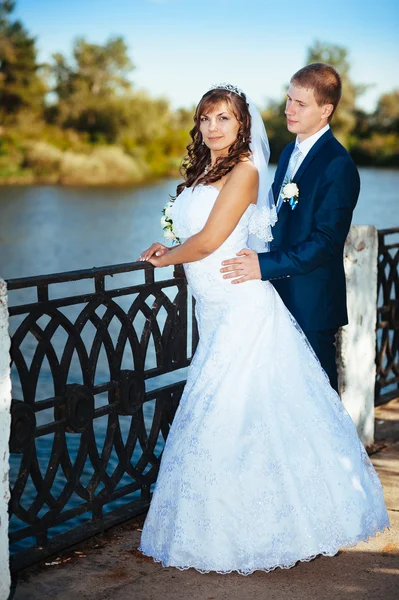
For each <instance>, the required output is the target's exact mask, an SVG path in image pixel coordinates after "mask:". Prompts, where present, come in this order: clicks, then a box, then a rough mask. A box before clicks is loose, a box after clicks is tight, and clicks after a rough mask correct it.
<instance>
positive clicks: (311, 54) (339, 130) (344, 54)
mask: <svg viewBox="0 0 399 600" xmlns="http://www.w3.org/2000/svg"><path fill="white" fill-rule="evenodd" d="M315 62H324V63H327V64H329V65H331V66H332V67H334V68H335V69H336V70H337V71H338V73H339V74H340V76H341V80H342V98H341V101H340V103H339V105H338V108H337V111H336V113H335V114H334V116H333V124H334V134H335V135H336V136H337V137H338V138H339V139H340V141H341V142H342V143H344V144H346V145H348V141H349V139H350V138H349V136H350V134H351V132H352V131H353V129H354V127H355V125H356V114H355V112H356V101H357V99H358V97H359V96H360V95H361V94H362V93H364V91H365V90H366V89H367V86H365V85H356V84H354V83H353V81H352V80H351V78H350V75H349V71H350V64H349V60H348V50H347V49H346V48H344V47H343V46H337V45H331V44H327V43H324V42H320V41H316V42H315V43H314V44H313V46H311V47H310V48H309V49H308V54H307V59H306V63H307V64H311V63H315Z"/></svg>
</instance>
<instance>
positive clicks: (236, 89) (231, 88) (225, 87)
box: [208, 83, 244, 96]
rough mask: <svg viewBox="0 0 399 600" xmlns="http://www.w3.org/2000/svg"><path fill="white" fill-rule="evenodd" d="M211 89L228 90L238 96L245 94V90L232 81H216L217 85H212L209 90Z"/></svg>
mask: <svg viewBox="0 0 399 600" xmlns="http://www.w3.org/2000/svg"><path fill="white" fill-rule="evenodd" d="M211 90H227V91H228V92H234V93H235V94H237V96H243V95H244V92H243V91H242V90H241V89H240V88H239V87H237V86H236V85H232V84H231V83H216V84H215V85H211V87H210V88H209V90H208V92H210V91H211Z"/></svg>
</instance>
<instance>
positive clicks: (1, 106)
mask: <svg viewBox="0 0 399 600" xmlns="http://www.w3.org/2000/svg"><path fill="white" fill-rule="evenodd" d="M14 5H15V3H14V2H12V1H10V0H4V1H3V2H2V4H1V5H0V123H6V122H9V121H10V120H11V121H12V119H13V117H14V116H15V115H16V114H17V113H18V112H19V111H21V110H24V109H29V110H31V111H35V112H38V111H40V110H41V109H42V105H43V100H44V95H45V93H46V87H45V84H44V82H43V80H42V79H41V77H40V75H39V71H40V65H38V64H37V62H36V48H35V39H34V38H32V37H30V36H29V34H28V33H27V31H26V30H25V29H24V27H23V25H22V24H21V23H20V22H19V21H15V22H13V23H12V22H10V14H11V13H12V11H13V10H14Z"/></svg>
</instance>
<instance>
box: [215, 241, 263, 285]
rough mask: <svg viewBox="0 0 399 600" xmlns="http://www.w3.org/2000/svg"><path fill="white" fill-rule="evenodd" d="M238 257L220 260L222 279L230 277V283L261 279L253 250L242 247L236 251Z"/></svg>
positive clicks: (256, 255)
mask: <svg viewBox="0 0 399 600" xmlns="http://www.w3.org/2000/svg"><path fill="white" fill-rule="evenodd" d="M237 256H238V258H229V259H228V260H224V261H223V262H222V266H223V268H222V269H220V272H221V273H223V278H224V279H232V280H233V281H232V282H231V283H243V282H244V281H250V280H251V279H261V272H260V266H259V259H258V254H257V253H256V252H254V251H253V250H249V249H248V248H244V250H240V252H237Z"/></svg>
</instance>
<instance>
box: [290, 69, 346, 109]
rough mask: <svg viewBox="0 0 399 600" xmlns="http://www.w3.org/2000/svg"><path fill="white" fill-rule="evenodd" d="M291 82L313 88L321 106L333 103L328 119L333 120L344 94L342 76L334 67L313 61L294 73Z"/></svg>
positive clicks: (302, 86)
mask: <svg viewBox="0 0 399 600" xmlns="http://www.w3.org/2000/svg"><path fill="white" fill-rule="evenodd" d="M290 83H292V85H296V86H297V87H300V88H305V89H311V90H313V93H314V97H315V99H316V102H317V104H318V105H319V106H324V105H325V104H332V105H333V110H332V113H331V115H330V117H329V119H328V120H329V121H331V118H332V116H333V114H334V113H335V109H336V108H337V106H338V103H339V101H340V99H341V94H342V82H341V77H340V75H339V73H338V72H337V71H336V70H335V69H334V67H332V66H331V65H326V64H324V63H312V64H310V65H307V66H306V67H303V68H302V69H299V71H297V72H296V73H294V75H293V76H292V77H291V82H290Z"/></svg>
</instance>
